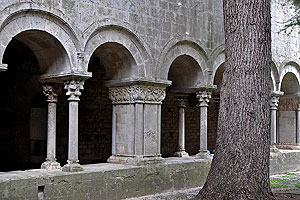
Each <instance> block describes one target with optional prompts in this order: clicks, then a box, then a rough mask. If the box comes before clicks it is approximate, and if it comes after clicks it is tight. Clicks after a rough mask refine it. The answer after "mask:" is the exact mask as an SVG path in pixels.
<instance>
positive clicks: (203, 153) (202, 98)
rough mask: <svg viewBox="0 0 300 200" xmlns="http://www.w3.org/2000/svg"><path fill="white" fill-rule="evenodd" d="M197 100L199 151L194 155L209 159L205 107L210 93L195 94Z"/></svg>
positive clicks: (200, 92)
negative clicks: (198, 111)
mask: <svg viewBox="0 0 300 200" xmlns="http://www.w3.org/2000/svg"><path fill="white" fill-rule="evenodd" d="M197 98H198V101H199V107H200V150H199V153H198V154H197V155H196V157H197V158H206V157H209V152H208V150H207V107H208V103H209V100H210V98H211V92H210V91H206V90H204V91H199V92H197Z"/></svg>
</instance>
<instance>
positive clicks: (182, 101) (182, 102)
mask: <svg viewBox="0 0 300 200" xmlns="http://www.w3.org/2000/svg"><path fill="white" fill-rule="evenodd" d="M187 97H188V96H187V95H181V96H178V97H177V103H178V114H179V124H178V150H177V151H176V152H175V154H174V156H176V157H187V156H189V154H188V153H186V152H185V111H184V108H185V107H186V106H187V104H188V101H187Z"/></svg>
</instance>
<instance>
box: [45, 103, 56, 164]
mask: <svg viewBox="0 0 300 200" xmlns="http://www.w3.org/2000/svg"><path fill="white" fill-rule="evenodd" d="M47 132H48V134H47V160H51V161H55V160H56V103H54V102H49V103H48V125H47Z"/></svg>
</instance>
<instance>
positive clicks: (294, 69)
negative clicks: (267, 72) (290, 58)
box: [278, 62, 300, 89]
mask: <svg viewBox="0 0 300 200" xmlns="http://www.w3.org/2000/svg"><path fill="white" fill-rule="evenodd" d="M287 73H292V74H293V75H294V76H295V77H296V79H297V81H298V84H299V83H300V66H299V65H298V64H297V63H296V62H288V63H287V64H285V65H284V67H283V68H282V70H281V73H280V78H279V80H280V82H279V86H278V89H281V87H282V82H283V78H284V76H285V75H286V74H287Z"/></svg>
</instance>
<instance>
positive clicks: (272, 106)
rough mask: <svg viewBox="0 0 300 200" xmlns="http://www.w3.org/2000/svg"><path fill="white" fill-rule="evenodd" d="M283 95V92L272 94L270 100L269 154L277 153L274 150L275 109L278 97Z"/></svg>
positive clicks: (275, 134) (275, 149)
mask: <svg viewBox="0 0 300 200" xmlns="http://www.w3.org/2000/svg"><path fill="white" fill-rule="evenodd" d="M281 95H283V92H272V94H271V100H270V112H271V116H270V117H271V123H270V132H271V140H270V142H271V143H270V148H271V152H278V149H277V148H276V143H277V141H276V138H277V133H276V130H277V107H278V103H279V97H280V96H281Z"/></svg>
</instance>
